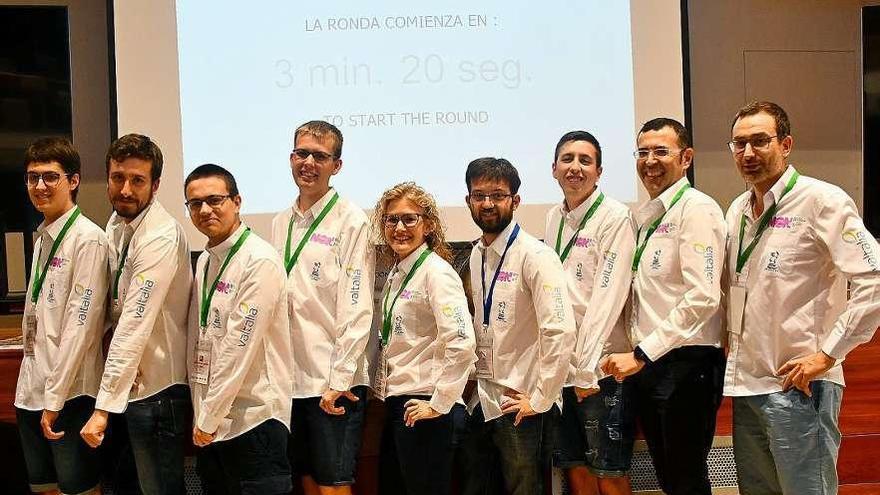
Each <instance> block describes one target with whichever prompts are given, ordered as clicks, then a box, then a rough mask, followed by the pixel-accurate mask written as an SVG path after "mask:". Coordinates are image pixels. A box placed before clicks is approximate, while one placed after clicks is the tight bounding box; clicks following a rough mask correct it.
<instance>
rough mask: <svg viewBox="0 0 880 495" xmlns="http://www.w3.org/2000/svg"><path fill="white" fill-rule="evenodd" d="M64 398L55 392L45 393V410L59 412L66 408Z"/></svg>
mask: <svg viewBox="0 0 880 495" xmlns="http://www.w3.org/2000/svg"><path fill="white" fill-rule="evenodd" d="M64 402H65V401H64V398H63V397H60V396H58V395H56V394H55V393H53V392H49V391H45V392H43V409H45V410H47V411H55V412H58V411H60V410H61V409H62V408H63V407H64Z"/></svg>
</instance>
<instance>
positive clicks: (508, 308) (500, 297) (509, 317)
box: [489, 287, 519, 331]
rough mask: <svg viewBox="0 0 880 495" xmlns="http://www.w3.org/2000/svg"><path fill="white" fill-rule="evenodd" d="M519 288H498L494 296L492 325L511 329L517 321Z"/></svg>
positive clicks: (502, 329) (501, 328) (501, 329)
mask: <svg viewBox="0 0 880 495" xmlns="http://www.w3.org/2000/svg"><path fill="white" fill-rule="evenodd" d="M518 296H519V290H518V289H516V288H506V287H505V288H500V287H499V288H496V289H495V293H494V295H493V296H492V311H491V314H490V316H491V317H492V318H491V320H490V322H489V323H490V325H491V326H492V327H493V328H496V329H498V330H500V331H506V330H509V329H510V328H511V327H513V323H514V321H516V305H517V298H518Z"/></svg>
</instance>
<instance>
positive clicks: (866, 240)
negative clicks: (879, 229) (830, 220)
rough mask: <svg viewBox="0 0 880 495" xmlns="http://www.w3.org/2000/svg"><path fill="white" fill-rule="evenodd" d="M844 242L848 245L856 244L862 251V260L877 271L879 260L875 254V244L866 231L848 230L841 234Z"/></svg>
mask: <svg viewBox="0 0 880 495" xmlns="http://www.w3.org/2000/svg"><path fill="white" fill-rule="evenodd" d="M841 238H842V239H843V242H845V243H847V244H855V245H857V246H858V247H859V248H860V249H861V250H862V260H863V261H864V262H865V263H867V264H868V266H869V267H871V269H873V270H877V269H878V266H880V264H878V260H877V253H875V252H874V243H872V242H871V238H870V237H869V236H868V233H867V232H866V231H865V230H864V229H847V230H844V231H843V234H841Z"/></svg>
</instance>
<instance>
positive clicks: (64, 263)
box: [15, 138, 107, 494]
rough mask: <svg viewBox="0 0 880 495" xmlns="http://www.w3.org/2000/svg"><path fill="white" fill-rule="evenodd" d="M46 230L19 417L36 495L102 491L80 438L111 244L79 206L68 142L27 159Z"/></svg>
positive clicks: (97, 357) (35, 278)
mask: <svg viewBox="0 0 880 495" xmlns="http://www.w3.org/2000/svg"><path fill="white" fill-rule="evenodd" d="M24 168H25V174H24V178H25V184H26V185H27V192H28V196H29V197H30V200H31V203H33V205H34V208H36V209H37V211H39V212H40V213H42V214H43V217H44V221H43V222H42V223H41V224H40V225H39V227H37V233H38V234H39V237H38V238H37V241H36V245H35V246H34V253H35V256H34V260H33V265H34V268H33V270H32V272H31V273H32V275H31V277H30V283H29V284H28V290H27V297H26V299H25V310H24V317H23V319H22V346H23V350H24V357H23V358H22V361H21V369H20V371H19V375H18V384H17V386H16V390H15V415H16V420H17V422H18V431H19V434H20V436H21V443H22V447H23V450H24V460H25V466H26V468H27V476H28V481H29V482H30V488H31V491H32V492H34V493H51V494H60V493H62V492H63V493H100V476H101V467H100V459H99V458H98V453H97V452H95V451H94V450H92V449H89V448H88V446H86V444H85V443H83V442H82V440H81V439H80V438H79V437H78V436H77V434H76V433H77V432H78V431H79V429H80V428H82V426H83V425H84V424H85V423H86V421H87V420H88V418H89V415H90V414H91V412H92V409H93V408H94V405H95V395H96V394H97V391H98V382H99V381H100V378H101V366H102V356H101V333H102V331H103V323H104V306H105V299H104V294H105V293H106V290H107V240H106V238H105V237H104V233H103V232H102V231H101V229H100V227H98V226H97V225H95V224H94V223H92V222H91V221H90V220H89V219H88V218H86V217H85V216H83V215H82V214H81V212H80V209H79V207H78V206H77V205H76V201H75V200H76V191H77V190H78V189H79V184H80V158H79V153H77V151H76V149H74V147H73V144H71V142H70V141H68V140H67V139H64V138H43V139H38V140H37V141H35V142H34V143H33V144H31V145H30V146H29V147H28V148H27V151H26V153H25V159H24Z"/></svg>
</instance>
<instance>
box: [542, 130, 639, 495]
mask: <svg viewBox="0 0 880 495" xmlns="http://www.w3.org/2000/svg"><path fill="white" fill-rule="evenodd" d="M552 169H553V178H555V179H556V181H557V182H559V187H560V189H561V190H562V193H563V195H564V200H563V202H562V203H561V204H559V205H556V206H554V207H553V208H551V209H550V211H549V212H548V214H547V224H546V229H545V234H544V242H546V243H547V244H548V245H549V246H551V247H553V248H554V250H555V251H556V254H557V255H558V256H559V259H560V261H561V262H562V267H563V269H564V270H565V275H566V278H567V280H568V295H569V298H570V299H571V301H572V307H573V309H574V315H575V321H576V324H577V334H576V335H577V336H576V341H575V346H574V349H573V352H571V354H570V355H571V363H570V365H569V371H568V377H567V378H566V381H565V387H564V388H563V391H562V401H563V405H562V415H561V417H557V418H555V421H554V422H555V423H556V424H555V425H554V429H553V430H554V433H555V436H554V441H555V442H554V443H555V445H554V446H553V450H554V463H555V464H556V466H558V467H560V468H563V469H565V470H566V475H567V478H568V488H569V492H570V493H571V494H572V495H589V494H597V493H598V494H603V495H609V494H614V495H617V494H630V493H632V491H631V490H630V486H629V478H628V476H627V473H628V472H629V469H630V467H631V465H632V448H633V442H634V441H635V405H636V404H635V396H634V394H635V388H634V387H633V381H632V380H624V381H623V382H620V383H618V382H617V381H616V380H615V379H614V377H613V376H605V374H604V373H602V372H601V370H599V361H600V359H601V358H602V357H603V356H605V355H607V354H610V353H613V352H629V351H631V350H632V346H631V345H630V343H629V336H628V334H627V331H626V328H625V326H624V318H622V312H623V308H624V306H625V305H626V300H627V298H628V297H629V291H630V281H631V273H630V270H629V268H630V261H631V260H632V254H633V250H634V249H635V229H634V228H633V220H632V215H630V212H629V208H628V207H627V206H626V205H624V204H622V203H620V202H618V201H615V200H614V199H612V198H610V197H608V196H606V195H605V193H604V192H603V191H602V190H601V188H600V187H599V185H598V181H599V178H600V177H601V176H602V147H601V146H600V145H599V141H598V140H597V139H596V137H595V136H593V135H592V134H590V133H589V132H586V131H572V132H569V133H567V134H565V135H564V136H562V138H560V140H559V142H558V143H557V144H556V151H555V153H554V155H553V167H552Z"/></svg>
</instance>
